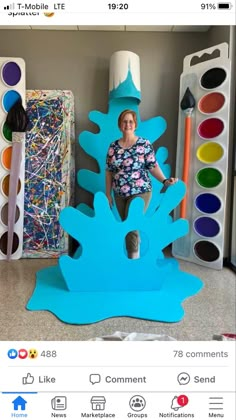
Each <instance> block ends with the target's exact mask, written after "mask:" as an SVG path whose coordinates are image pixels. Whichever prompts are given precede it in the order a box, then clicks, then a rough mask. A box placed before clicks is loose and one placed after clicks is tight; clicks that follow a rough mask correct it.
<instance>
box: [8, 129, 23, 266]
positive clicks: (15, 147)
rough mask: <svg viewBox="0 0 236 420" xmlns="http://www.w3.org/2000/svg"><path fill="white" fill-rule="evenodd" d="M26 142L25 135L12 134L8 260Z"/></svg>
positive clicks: (10, 251) (10, 252)
mask: <svg viewBox="0 0 236 420" xmlns="http://www.w3.org/2000/svg"><path fill="white" fill-rule="evenodd" d="M24 140H25V133H12V155H11V171H10V182H9V197H8V235H7V260H8V261H9V260H10V259H11V254H12V244H13V235H14V225H15V215H16V198H17V187H18V180H19V176H20V166H21V160H22V143H23V141H24Z"/></svg>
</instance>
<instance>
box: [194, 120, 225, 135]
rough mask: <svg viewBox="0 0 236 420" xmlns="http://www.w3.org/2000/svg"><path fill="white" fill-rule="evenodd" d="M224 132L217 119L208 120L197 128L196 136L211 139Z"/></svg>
mask: <svg viewBox="0 0 236 420" xmlns="http://www.w3.org/2000/svg"><path fill="white" fill-rule="evenodd" d="M223 130H224V123H223V121H222V120H220V119H219V118H208V119H207V120H204V121H202V122H201V123H200V124H199V126H198V134H199V136H200V137H202V138H204V139H213V138H214V137H217V136H219V135H220V134H221V133H222V131H223Z"/></svg>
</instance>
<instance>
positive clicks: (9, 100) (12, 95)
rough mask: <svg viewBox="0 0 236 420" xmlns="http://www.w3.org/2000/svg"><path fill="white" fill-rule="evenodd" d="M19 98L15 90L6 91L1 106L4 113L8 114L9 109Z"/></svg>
mask: <svg viewBox="0 0 236 420" xmlns="http://www.w3.org/2000/svg"><path fill="white" fill-rule="evenodd" d="M20 98H21V96H20V94H19V93H18V92H16V90H8V91H7V92H6V93H5V95H4V96H3V100H2V106H3V108H4V110H5V111H6V112H9V111H10V109H11V107H12V106H13V105H15V103H16V102H17V101H18V100H19V99H20Z"/></svg>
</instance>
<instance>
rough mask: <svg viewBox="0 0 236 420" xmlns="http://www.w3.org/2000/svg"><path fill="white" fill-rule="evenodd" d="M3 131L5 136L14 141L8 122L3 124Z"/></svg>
mask: <svg viewBox="0 0 236 420" xmlns="http://www.w3.org/2000/svg"><path fill="white" fill-rule="evenodd" d="M2 133H3V137H5V139H6V140H8V141H12V131H11V129H10V127H8V125H7V123H6V122H5V123H4V125H3V128H2Z"/></svg>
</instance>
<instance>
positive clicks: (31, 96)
mask: <svg viewBox="0 0 236 420" xmlns="http://www.w3.org/2000/svg"><path fill="white" fill-rule="evenodd" d="M26 107H27V113H28V116H29V119H30V124H29V131H28V132H27V134H26V144H25V209H24V239H23V257H27V258H58V257H59V256H60V255H63V254H67V253H68V248H69V238H68V235H67V234H66V233H65V231H64V230H63V229H62V228H61V226H60V224H59V214H60V211H61V210H62V209H63V208H65V207H67V206H68V205H72V204H73V193H74V177H75V171H74V137H75V136H74V99H73V94H72V92H70V91H62V90H44V91H41V90H27V92H26Z"/></svg>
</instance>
